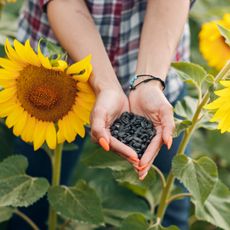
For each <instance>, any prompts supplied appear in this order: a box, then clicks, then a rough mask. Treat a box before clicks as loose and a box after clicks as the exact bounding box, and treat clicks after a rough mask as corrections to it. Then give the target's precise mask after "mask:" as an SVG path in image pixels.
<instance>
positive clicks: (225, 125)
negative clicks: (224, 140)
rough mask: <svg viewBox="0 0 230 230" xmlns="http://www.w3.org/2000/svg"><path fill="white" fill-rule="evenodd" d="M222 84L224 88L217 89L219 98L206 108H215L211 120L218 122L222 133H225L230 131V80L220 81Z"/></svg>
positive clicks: (216, 92)
mask: <svg viewBox="0 0 230 230" xmlns="http://www.w3.org/2000/svg"><path fill="white" fill-rule="evenodd" d="M220 84H221V85H222V86H224V88H223V89H221V90H217V91H215V94H216V95H217V96H218V97H217V99H216V100H214V101H212V102H211V103H209V104H208V105H206V106H205V107H204V108H205V109H209V110H215V113H214V115H213V117H212V119H211V120H210V121H211V122H218V129H220V130H221V133H224V132H230V103H229V98H230V81H229V80H224V81H220Z"/></svg>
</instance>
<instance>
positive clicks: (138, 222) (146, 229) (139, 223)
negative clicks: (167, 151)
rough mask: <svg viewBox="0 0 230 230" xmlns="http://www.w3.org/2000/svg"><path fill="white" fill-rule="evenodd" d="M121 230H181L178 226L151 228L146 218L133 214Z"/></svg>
mask: <svg viewBox="0 0 230 230" xmlns="http://www.w3.org/2000/svg"><path fill="white" fill-rule="evenodd" d="M120 230H179V229H178V228H177V227H176V226H169V227H166V228H165V227H162V226H161V225H156V226H154V227H150V226H149V224H148V223H147V221H146V219H145V217H144V216H143V215H141V214H133V215H130V216H128V217H127V218H126V219H125V220H124V221H123V222H122V225H121V228H120Z"/></svg>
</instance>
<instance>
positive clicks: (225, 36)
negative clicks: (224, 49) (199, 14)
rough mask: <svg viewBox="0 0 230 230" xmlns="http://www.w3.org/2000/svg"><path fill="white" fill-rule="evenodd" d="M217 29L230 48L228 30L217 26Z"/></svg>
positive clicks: (229, 32)
mask: <svg viewBox="0 0 230 230" xmlns="http://www.w3.org/2000/svg"><path fill="white" fill-rule="evenodd" d="M218 28H219V31H220V33H221V34H222V36H223V37H224V38H225V42H226V43H227V44H228V45H229V46H230V30H229V29H227V28H225V27H224V26H221V25H218Z"/></svg>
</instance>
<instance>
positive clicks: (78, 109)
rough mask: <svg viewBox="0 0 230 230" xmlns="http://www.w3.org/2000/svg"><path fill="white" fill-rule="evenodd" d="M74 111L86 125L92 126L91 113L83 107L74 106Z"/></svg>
mask: <svg viewBox="0 0 230 230" xmlns="http://www.w3.org/2000/svg"><path fill="white" fill-rule="evenodd" d="M73 111H74V113H75V114H77V116H78V117H79V118H80V119H81V120H83V121H84V122H85V124H90V121H89V118H90V112H89V111H87V110H85V109H84V108H83V107H82V106H76V105H75V106H73Z"/></svg>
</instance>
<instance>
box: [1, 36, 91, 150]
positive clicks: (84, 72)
mask: <svg viewBox="0 0 230 230" xmlns="http://www.w3.org/2000/svg"><path fill="white" fill-rule="evenodd" d="M5 52H6V54H7V57H8V58H0V66H1V67H2V68H1V69H0V86H1V87H2V90H1V91H0V117H1V118H6V125H7V126H8V127H9V128H13V133H14V134H15V135H16V136H21V138H22V140H23V141H25V142H32V143H33V145H34V150H37V149H39V148H40V147H41V146H42V144H43V143H44V142H45V141H46V143H47V145H48V146H49V148H50V149H55V148H56V145H57V143H63V142H64V141H65V140H66V141H67V142H69V143H70V142H72V141H74V139H75V138H76V135H77V134H79V136H81V137H84V135H85V129H84V125H86V124H89V116H90V112H91V109H92V107H93V104H94V99H95V98H94V93H93V91H92V89H91V87H90V85H89V84H88V79H89V76H90V74H91V71H92V65H91V64H90V60H91V56H87V57H86V58H84V59H83V60H81V61H80V62H77V63H75V64H72V65H70V66H68V65H67V63H66V62H65V61H63V60H60V59H56V60H50V59H49V58H48V57H45V56H44V55H43V54H42V52H41V49H40V46H39V45H38V52H37V53H36V52H35V51H34V50H33V49H32V48H31V46H30V42H29V40H27V41H26V42H25V44H24V45H23V44H21V43H20V42H18V41H17V40H14V48H13V47H12V46H11V45H10V43H9V41H8V40H6V43H5Z"/></svg>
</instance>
